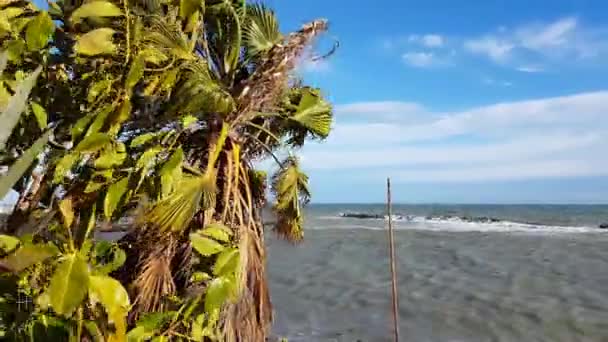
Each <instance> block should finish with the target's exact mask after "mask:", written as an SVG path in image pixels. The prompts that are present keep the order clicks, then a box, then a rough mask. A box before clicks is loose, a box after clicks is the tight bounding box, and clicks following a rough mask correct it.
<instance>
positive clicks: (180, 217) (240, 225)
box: [12, 0, 332, 341]
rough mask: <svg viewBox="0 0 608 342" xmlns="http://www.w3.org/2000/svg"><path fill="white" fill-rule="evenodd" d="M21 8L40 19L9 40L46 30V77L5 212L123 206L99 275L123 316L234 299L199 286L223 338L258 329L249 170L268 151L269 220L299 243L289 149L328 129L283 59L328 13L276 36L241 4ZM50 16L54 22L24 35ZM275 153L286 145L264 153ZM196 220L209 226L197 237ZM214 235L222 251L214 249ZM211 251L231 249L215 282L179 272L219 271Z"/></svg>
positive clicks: (264, 295) (260, 242) (252, 8)
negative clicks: (27, 156)
mask: <svg viewBox="0 0 608 342" xmlns="http://www.w3.org/2000/svg"><path fill="white" fill-rule="evenodd" d="M27 13H28V15H29V16H30V17H33V18H34V19H31V20H37V21H40V22H41V23H43V24H44V25H40V23H37V25H36V26H34V25H33V24H32V27H33V28H32V29H31V30H29V29H28V32H29V31H33V32H34V33H32V32H29V33H25V34H23V33H20V32H17V34H16V35H14V36H15V37H19V35H20V34H23V36H25V38H16V39H17V40H19V39H23V40H24V41H26V42H28V43H29V41H28V40H27V39H28V38H29V37H30V36H32V35H33V36H42V39H40V38H39V39H38V40H39V41H40V40H44V38H45V36H44V35H45V34H46V39H48V38H49V37H51V38H52V40H51V44H50V45H49V46H48V48H45V50H43V52H40V54H42V53H44V54H45V55H44V56H46V57H44V58H42V57H41V58H42V60H44V61H46V62H45V63H47V64H46V69H45V76H44V78H43V80H42V82H45V83H44V84H46V86H44V87H38V88H37V89H35V90H34V91H33V93H32V99H33V100H35V101H38V103H40V104H41V106H42V107H44V108H46V112H48V121H49V123H50V124H52V125H53V126H54V127H55V130H54V134H53V146H54V148H51V149H50V150H49V152H48V158H45V159H44V160H41V161H40V162H41V163H43V165H42V166H43V168H44V170H46V172H45V174H44V176H43V177H42V180H41V181H40V182H41V184H42V186H40V187H37V188H36V194H34V196H33V195H32V194H29V195H27V196H26V195H23V196H22V198H26V197H27V198H35V199H36V201H34V202H32V203H29V204H28V206H27V208H28V209H27V211H25V212H21V213H20V215H22V216H27V215H30V214H31V213H33V212H35V211H36V210H37V209H36V208H38V204H39V203H42V204H45V205H46V206H47V207H49V208H55V210H56V208H57V207H56V201H55V197H56V196H60V197H61V199H63V200H65V199H69V200H70V201H71V203H73V204H72V205H73V207H74V208H75V209H77V210H75V212H77V213H78V212H80V213H81V214H80V215H77V216H78V217H82V219H81V220H78V219H77V220H76V221H77V222H80V221H82V222H83V224H84V223H85V217H88V216H93V217H94V216H95V215H97V216H99V217H100V218H101V219H103V220H105V221H107V222H108V223H110V224H111V223H113V222H116V221H117V220H118V219H120V218H121V217H125V216H134V217H135V220H134V222H133V223H132V224H131V226H130V228H129V230H128V233H127V235H126V236H125V237H124V238H123V239H122V240H121V242H120V245H121V247H122V248H123V249H124V250H125V251H126V252H127V262H126V263H125V265H124V266H123V267H122V268H120V269H118V270H117V271H116V272H115V273H114V274H115V276H116V277H117V278H118V279H120V281H121V283H123V284H124V285H125V286H126V287H127V289H128V291H129V294H130V297H131V298H132V299H134V304H135V306H134V309H133V310H132V312H131V314H130V317H131V323H133V322H135V321H136V319H137V318H138V317H139V316H141V314H143V313H149V312H167V311H170V310H173V309H174V308H175V302H174V301H172V298H174V297H175V296H179V297H181V298H185V299H184V300H183V301H182V302H180V303H181V304H180V305H182V304H183V305H186V304H187V305H195V304H194V303H196V304H198V303H199V302H201V298H202V297H203V295H204V294H207V295H208V294H209V293H210V292H212V291H216V292H217V291H219V290H218V289H220V290H222V291H223V290H225V291H228V292H231V293H232V292H234V293H235V296H233V297H234V300H232V301H229V302H228V303H223V302H220V303H219V304H218V305H216V306H215V307H214V306H211V304H210V303H209V302H210V301H209V300H208V299H209V297H206V298H207V300H206V303H205V308H206V309H209V308H211V309H213V310H212V311H209V310H207V311H208V313H209V314H210V315H211V316H213V313H217V315H218V317H215V318H213V320H215V321H217V322H218V327H221V336H222V339H223V340H226V341H262V340H264V338H265V336H266V335H267V332H268V328H269V323H270V322H271V319H272V314H271V305H270V299H269V294H268V286H267V279H266V269H265V259H266V255H265V248H264V227H263V224H262V219H261V211H262V209H263V208H264V206H265V205H266V202H267V200H266V196H265V194H266V183H267V179H266V174H265V173H264V172H262V171H260V170H256V169H255V167H254V165H255V164H256V162H258V161H260V160H264V159H268V158H271V159H273V160H275V161H276V162H277V169H278V171H277V173H276V174H275V175H273V176H272V177H271V189H272V191H273V192H274V196H273V197H274V198H275V200H274V203H273V204H272V208H273V212H274V213H275V215H276V216H277V219H276V224H275V227H274V230H275V231H276V232H277V233H278V235H279V236H281V237H284V238H286V239H287V240H289V241H292V242H294V243H295V242H298V241H300V240H301V239H302V238H303V232H302V225H303V215H302V207H303V206H304V205H305V204H306V203H307V202H308V200H309V198H310V192H309V190H308V177H307V176H306V175H305V174H304V173H303V172H302V170H301V169H300V167H299V164H298V159H297V157H296V156H295V152H297V149H298V148H300V147H302V146H303V145H304V144H305V142H306V141H307V140H309V139H324V138H326V137H327V136H328V134H329V133H330V127H331V123H332V110H331V106H330V105H329V104H328V103H327V102H326V101H325V100H324V99H323V98H322V96H321V93H320V91H319V90H318V89H315V88H311V87H308V86H304V85H302V83H301V81H300V80H298V79H297V77H296V75H295V73H294V70H295V69H296V68H297V66H298V63H299V62H301V60H302V58H303V57H305V55H306V51H307V49H308V48H309V46H310V45H311V44H312V42H313V41H314V39H315V38H316V37H317V36H318V35H319V34H322V33H323V32H325V31H326V30H327V28H328V25H327V22H326V21H325V20H315V21H312V22H310V23H308V24H306V25H304V26H302V28H301V29H300V30H299V31H296V32H293V33H290V34H287V35H284V34H282V33H281V32H280V31H279V24H278V21H277V18H276V16H275V14H274V12H273V11H272V10H271V9H269V8H267V7H266V6H264V5H263V4H248V3H245V1H242V0H208V1H204V2H200V1H192V0H181V1H160V0H122V1H120V2H118V1H116V2H113V1H105V0H95V1H91V2H84V1H81V0H59V1H57V2H52V3H50V7H49V13H50V16H49V15H48V14H45V12H32V10H30V9H28V12H27ZM37 13H39V14H37ZM51 19H52V20H55V21H56V22H58V23H59V24H58V27H57V29H56V30H54V31H52V33H51V34H48V33H47V32H46V31H45V30H43V29H39V30H38V31H36V30H37V29H38V28H39V27H43V28H44V27H46V26H45V25H47V24H48V22H49V21H50V20H51ZM28 25H29V24H28ZM51 26H52V25H51ZM23 36H21V37H23ZM30 40H32V41H34V40H33V38H32V39H30ZM45 44H46V43H45ZM28 53H29V52H28ZM30 135H31V134H30ZM12 139H13V141H12V144H13V145H17V144H18V143H20V142H21V140H19V139H20V136H16V137H13V138H12ZM66 146H67V147H66ZM70 146H71V147H70ZM278 151H282V152H285V151H287V152H288V155H289V156H288V157H287V158H286V159H285V160H279V158H278V157H277V156H276V154H277V152H278ZM24 181H25V178H24ZM58 192H60V193H61V195H56V194H57V193H58ZM54 203H55V204H54ZM95 208H103V210H98V211H96V209H95ZM15 215H17V214H15ZM30 216H31V215H30ZM201 229H207V230H206V231H207V232H215V233H208V235H207V237H203V238H201V236H202V235H197V234H198V233H200V232H201ZM201 234H202V233H201ZM203 235H204V234H203ZM193 236H194V237H193ZM208 237H212V238H213V239H208ZM194 239H198V240H196V241H195V240H194ZM201 239H203V240H201ZM218 241H220V242H225V243H227V244H229V245H231V246H233V247H234V248H231V249H230V253H225V254H222V255H220V256H219V257H218V256H217V252H218V251H219V249H218V250H214V249H213V248H215V247H213V246H215V245H213V243H216V244H217V243H218ZM195 242H196V243H195ZM210 244H211V245H210ZM217 248H219V247H217ZM222 248H223V247H222ZM225 255H227V256H226V257H225V258H224V256H225ZM235 256H236V257H235ZM220 259H221V262H227V260H233V259H234V260H236V265H238V270H237V271H236V272H234V273H233V274H232V273H231V274H230V275H229V276H226V277H225V278H222V279H224V280H223V282H221V284H220V285H217V284H218V282H213V281H209V280H204V279H203V280H202V281H195V280H193V276H195V275H200V274H204V275H205V276H208V275H211V274H213V275H215V276H217V277H219V274H220V273H221V272H220V271H218V270H217V269H218V263H220ZM203 278H204V277H203ZM211 278H212V277H211ZM218 279H219V278H218ZM222 284H223V285H222ZM226 284H227V285H226ZM216 285H217V286H219V287H216ZM224 285H225V286H224ZM204 301H205V300H204ZM184 303H186V304H184ZM210 312H211V313H210ZM211 316H209V317H207V318H205V319H208V320H211V319H212V318H211Z"/></svg>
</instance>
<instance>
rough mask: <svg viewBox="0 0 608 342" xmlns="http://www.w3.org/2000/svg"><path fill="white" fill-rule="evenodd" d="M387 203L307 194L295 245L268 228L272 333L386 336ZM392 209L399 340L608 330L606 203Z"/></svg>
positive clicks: (292, 337) (293, 340)
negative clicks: (324, 200)
mask: <svg viewBox="0 0 608 342" xmlns="http://www.w3.org/2000/svg"><path fill="white" fill-rule="evenodd" d="M384 211H385V209H384V206H383V205H373V204H369V205H338V204H332V205H311V206H310V207H308V208H307V211H306V224H305V227H306V230H305V241H304V242H303V243H301V244H300V245H297V246H293V245H291V244H289V243H286V242H284V241H281V240H277V239H276V238H275V237H274V236H273V235H272V234H271V233H270V232H269V233H268V234H267V245H268V272H269V278H270V286H271V296H272V301H273V305H274V309H275V322H274V327H273V331H274V333H275V334H276V335H278V336H284V337H287V338H288V339H289V341H290V342H299V341H349V342H350V341H379V342H380V341H391V340H392V316H391V315H392V313H391V294H390V293H391V292H390V288H391V280H390V272H389V261H388V247H387V232H386V227H385V220H384V219H383V216H384ZM393 213H394V214H395V215H394V216H395V217H394V218H395V219H396V221H395V228H396V232H395V245H396V253H397V272H398V292H399V316H400V322H399V326H400V332H401V340H402V341H415V342H426V341H428V342H430V341H441V342H457V341H459V342H464V341H467V342H469V341H470V342H482V341H483V342H485V341H488V342H489V341H513V342H517V341H524V342H532V341H551V342H556V341H573V342H574V341H576V342H584V341H589V342H591V341H608V229H600V228H599V225H600V224H603V223H608V206H607V205H589V206H586V205H572V206H571V205H394V207H393ZM345 214H346V216H348V215H352V214H356V215H358V216H363V215H361V214H365V216H366V217H367V216H370V217H371V218H352V217H342V216H341V215H345ZM376 216H377V217H378V218H376Z"/></svg>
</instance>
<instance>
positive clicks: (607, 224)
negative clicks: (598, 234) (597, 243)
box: [600, 223, 608, 229]
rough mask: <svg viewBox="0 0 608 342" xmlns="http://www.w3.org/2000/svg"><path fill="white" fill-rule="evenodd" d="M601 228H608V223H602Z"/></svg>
mask: <svg viewBox="0 0 608 342" xmlns="http://www.w3.org/2000/svg"><path fill="white" fill-rule="evenodd" d="M600 229H608V223H602V224H600Z"/></svg>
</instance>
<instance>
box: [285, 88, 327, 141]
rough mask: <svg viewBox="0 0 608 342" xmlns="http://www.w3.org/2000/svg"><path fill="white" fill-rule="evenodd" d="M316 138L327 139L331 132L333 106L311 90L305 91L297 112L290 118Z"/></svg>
mask: <svg viewBox="0 0 608 342" xmlns="http://www.w3.org/2000/svg"><path fill="white" fill-rule="evenodd" d="M290 119H291V120H293V121H295V122H297V123H298V124H300V125H302V126H303V127H304V128H306V129H307V130H308V131H310V133H312V134H313V135H314V136H317V137H320V138H326V137H327V136H328V135H329V132H330V131H331V124H332V120H333V117H332V111H331V105H330V104H329V103H327V102H326V101H325V100H324V99H323V98H322V97H321V96H319V95H318V94H317V93H316V92H314V91H313V90H311V89H308V88H306V89H304V90H303V94H302V98H301V99H300V103H299V105H298V109H297V110H296V112H295V113H294V114H293V115H292V116H291V117H290Z"/></svg>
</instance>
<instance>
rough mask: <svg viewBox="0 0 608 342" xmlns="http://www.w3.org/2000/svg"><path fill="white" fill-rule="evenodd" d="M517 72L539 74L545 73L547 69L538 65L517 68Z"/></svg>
mask: <svg viewBox="0 0 608 342" xmlns="http://www.w3.org/2000/svg"><path fill="white" fill-rule="evenodd" d="M516 69H517V71H521V72H527V73H538V72H544V71H545V69H543V68H541V67H539V66H536V65H522V66H520V67H517V68H516Z"/></svg>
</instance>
